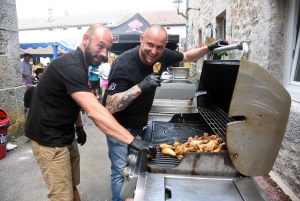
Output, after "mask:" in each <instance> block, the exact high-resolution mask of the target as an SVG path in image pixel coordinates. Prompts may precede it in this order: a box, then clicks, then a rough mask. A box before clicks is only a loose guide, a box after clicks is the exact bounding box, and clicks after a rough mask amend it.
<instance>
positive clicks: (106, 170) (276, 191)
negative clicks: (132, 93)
mask: <svg viewBox="0 0 300 201" xmlns="http://www.w3.org/2000/svg"><path fill="white" fill-rule="evenodd" d="M83 119H84V122H85V126H84V128H85V131H86V133H87V134H88V138H87V142H86V144H85V145H84V146H79V149H80V155H81V183H80V185H79V186H78V190H79V192H80V196H81V200H82V201H106V200H110V198H111V193H110V181H109V175H110V161H109V159H108V154H107V144H106V138H105V135H104V134H103V133H102V132H101V131H100V130H99V129H98V128H96V126H95V125H94V123H93V122H92V121H91V120H90V119H88V118H87V117H86V116H85V115H84V116H83ZM23 140H24V139H23V138H22V137H21V138H18V139H17V145H18V148H17V149H16V150H14V151H10V152H7V156H6V158H4V159H2V160H0V201H9V200H13V201H32V200H35V201H46V200H47V198H46V193H47V188H46V185H45V183H44V181H43V178H42V175H41V172H40V169H39V167H38V165H37V163H36V161H35V159H34V157H33V154H32V151H31V148H30V144H29V143H27V144H24V143H23ZM255 179H256V181H257V182H258V183H259V185H260V186H261V187H262V189H263V190H264V191H265V193H266V194H267V196H268V197H269V199H270V201H288V200H293V201H294V200H295V201H296V200H298V199H289V198H288V196H286V195H285V193H284V192H282V190H281V189H280V188H279V187H278V186H277V185H274V181H273V180H272V179H270V178H269V177H267V176H263V177H256V178H255Z"/></svg>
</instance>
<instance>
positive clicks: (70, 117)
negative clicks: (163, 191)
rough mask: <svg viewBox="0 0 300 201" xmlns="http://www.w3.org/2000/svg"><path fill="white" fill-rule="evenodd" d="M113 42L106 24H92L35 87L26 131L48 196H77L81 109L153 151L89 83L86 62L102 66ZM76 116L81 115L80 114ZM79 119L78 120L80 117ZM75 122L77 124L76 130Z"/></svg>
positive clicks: (108, 131) (117, 133)
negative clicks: (98, 95)
mask: <svg viewBox="0 0 300 201" xmlns="http://www.w3.org/2000/svg"><path fill="white" fill-rule="evenodd" d="M111 46H112V35H111V32H110V31H109V29H108V28H106V27H105V26H103V25H93V26H91V27H90V28H89V29H88V30H87V32H86V33H85V34H84V35H83V38H82V42H81V44H80V46H79V47H78V48H77V49H76V50H75V51H73V52H70V53H66V54H64V55H62V56H60V57H58V58H57V59H55V60H53V61H52V62H51V63H50V65H49V66H48V67H47V69H46V70H45V71H44V72H43V76H42V77H41V79H40V80H39V83H38V85H37V87H36V88H35V90H34V93H33V97H32V101H31V107H30V110H29V114H28V119H27V121H26V126H25V135H26V137H28V138H30V144H31V148H32V151H33V154H34V156H35V158H36V161H37V163H38V164H39V166H40V169H41V171H42V175H43V178H44V180H45V183H46V185H47V187H48V200H49V201H54V200H59V201H62V200H65V201H73V200H74V201H79V200H80V197H79V193H78V190H77V188H76V186H77V185H78V184H79V182H80V168H79V167H80V164H79V160H80V157H79V151H78V147H77V143H76V139H75V132H74V131H76V134H77V136H78V137H77V142H78V143H80V144H81V145H83V144H84V143H85V141H86V134H85V132H84V130H83V127H82V126H83V125H82V121H80V118H78V117H79V116H78V114H79V111H80V108H82V109H83V110H84V111H85V112H86V114H87V116H88V117H89V118H91V119H92V120H93V122H94V123H95V125H96V126H97V127H98V128H99V129H101V130H102V131H103V132H104V133H105V134H106V135H109V136H110V137H112V138H115V139H117V140H119V141H122V142H123V143H125V144H129V145H130V147H132V148H134V149H136V150H138V151H142V150H143V151H146V152H148V153H150V154H152V155H154V154H155V152H156V150H155V148H154V147H153V146H152V145H151V144H150V143H145V142H144V141H142V140H138V139H135V138H134V137H133V136H132V135H131V134H130V133H129V132H128V130H126V129H125V128H123V127H122V126H121V125H120V124H118V122H117V121H116V120H115V119H114V118H113V116H112V115H111V114H110V113H109V112H108V111H107V110H106V109H105V108H104V107H103V106H102V105H101V104H99V102H98V100H97V99H96V97H95V96H94V95H93V94H92V93H91V92H90V89H89V87H88V74H87V72H88V67H89V66H95V67H98V66H99V64H100V63H101V62H102V60H103V59H104V58H106V57H107V54H108V51H109V50H110V48H111ZM77 118H78V119H77ZM76 119H77V120H76ZM74 124H75V125H76V126H77V127H76V129H74Z"/></svg>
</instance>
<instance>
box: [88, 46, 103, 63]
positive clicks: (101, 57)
mask: <svg viewBox="0 0 300 201" xmlns="http://www.w3.org/2000/svg"><path fill="white" fill-rule="evenodd" d="M94 58H98V59H99V60H100V61H99V62H98V61H94ZM103 59H104V57H103V56H100V57H98V56H97V55H93V53H92V51H91V48H90V44H88V45H87V47H86V49H85V60H86V62H87V63H88V64H89V65H90V66H93V67H98V66H99V65H100V64H101V62H102V61H103Z"/></svg>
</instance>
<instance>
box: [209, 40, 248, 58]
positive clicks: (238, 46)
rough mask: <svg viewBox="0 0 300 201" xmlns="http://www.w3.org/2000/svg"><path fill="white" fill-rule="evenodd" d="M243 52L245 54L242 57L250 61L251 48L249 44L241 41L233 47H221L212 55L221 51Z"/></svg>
mask: <svg viewBox="0 0 300 201" xmlns="http://www.w3.org/2000/svg"><path fill="white" fill-rule="evenodd" d="M235 49H238V50H243V54H242V56H241V58H242V59H248V57H249V46H248V42H246V41H240V42H238V43H236V44H232V45H226V46H224V47H219V48H216V49H214V50H213V51H212V53H216V52H221V51H228V50H235Z"/></svg>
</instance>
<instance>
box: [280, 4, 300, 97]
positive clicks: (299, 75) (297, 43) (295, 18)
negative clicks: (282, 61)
mask: <svg viewBox="0 0 300 201" xmlns="http://www.w3.org/2000/svg"><path fill="white" fill-rule="evenodd" d="M299 6H300V4H299V1H298V0H290V6H289V24H288V30H287V45H286V47H287V48H286V61H287V62H286V66H285V72H284V80H283V84H284V86H285V87H286V89H287V90H288V92H289V93H290V95H291V98H292V100H293V101H297V102H300V50H299V49H300V31H299V29H300V28H299V24H300V20H299V19H300V16H299V10H300V9H299Z"/></svg>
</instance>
